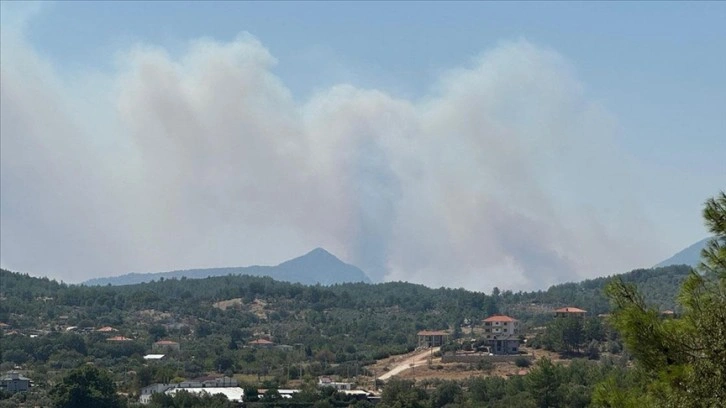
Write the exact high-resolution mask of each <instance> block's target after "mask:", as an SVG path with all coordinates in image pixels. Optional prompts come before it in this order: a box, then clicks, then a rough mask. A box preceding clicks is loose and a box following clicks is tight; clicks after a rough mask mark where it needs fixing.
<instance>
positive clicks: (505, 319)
mask: <svg viewBox="0 0 726 408" xmlns="http://www.w3.org/2000/svg"><path fill="white" fill-rule="evenodd" d="M484 321H485V322H516V321H517V319H515V318H513V317H509V316H504V315H494V316H489V317H487V318H486V319H484Z"/></svg>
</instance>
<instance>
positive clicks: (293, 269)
mask: <svg viewBox="0 0 726 408" xmlns="http://www.w3.org/2000/svg"><path fill="white" fill-rule="evenodd" d="M230 274H232V275H255V276H269V277H271V278H273V279H277V280H283V281H288V282H298V283H303V284H308V285H314V284H322V285H332V284H336V283H345V282H365V283H370V282H371V280H370V278H368V276H367V275H366V274H365V272H363V271H362V270H360V269H359V268H357V267H355V266H353V265H350V264H347V263H345V262H343V261H341V260H340V259H338V258H337V257H336V256H335V255H333V254H331V253H330V252H328V251H326V250H325V249H323V248H320V247H318V248H315V249H313V250H312V251H310V252H308V253H306V254H305V255H302V256H299V257H297V258H294V259H290V260H289V261H285V262H283V263H281V264H279V265H277V266H247V267H226V268H205V269H188V270H179V271H171V272H161V273H132V274H127V275H122V276H116V277H110V278H97V279H91V280H88V281H86V282H84V284H86V285H106V284H109V283H110V284H112V285H129V284H135V283H142V282H149V281H151V280H154V279H159V278H181V277H186V278H191V279H202V278H206V277H208V276H224V275H230Z"/></svg>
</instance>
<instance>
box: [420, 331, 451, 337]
mask: <svg viewBox="0 0 726 408" xmlns="http://www.w3.org/2000/svg"><path fill="white" fill-rule="evenodd" d="M418 335H419V336H448V335H449V333H447V332H445V331H442V330H421V331H420V332H418Z"/></svg>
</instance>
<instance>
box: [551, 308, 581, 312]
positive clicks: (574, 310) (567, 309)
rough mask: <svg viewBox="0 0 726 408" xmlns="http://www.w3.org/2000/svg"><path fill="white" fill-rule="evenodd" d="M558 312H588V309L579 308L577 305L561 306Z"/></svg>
mask: <svg viewBox="0 0 726 408" xmlns="http://www.w3.org/2000/svg"><path fill="white" fill-rule="evenodd" d="M555 312H556V313H587V310H582V309H578V308H576V307H561V308H559V309H556V310H555Z"/></svg>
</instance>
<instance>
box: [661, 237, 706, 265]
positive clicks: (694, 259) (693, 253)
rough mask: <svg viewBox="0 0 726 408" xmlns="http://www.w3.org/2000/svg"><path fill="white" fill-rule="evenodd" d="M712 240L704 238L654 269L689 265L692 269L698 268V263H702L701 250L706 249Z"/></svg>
mask: <svg viewBox="0 0 726 408" xmlns="http://www.w3.org/2000/svg"><path fill="white" fill-rule="evenodd" d="M710 239H711V238H704V239H702V240H700V241H698V242H696V243H695V244H693V245H691V246H689V247H688V248H686V249H683V250H681V251H679V252H677V253H676V254H675V255H673V256H671V257H670V258H668V259H666V260H665V261H662V262H660V263H658V264H657V265H655V266H654V268H660V267H664V266H670V265H688V266H691V267H696V266H698V263H699V262H700V261H701V250H703V248H705V247H706V243H707V242H708V240H710Z"/></svg>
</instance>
